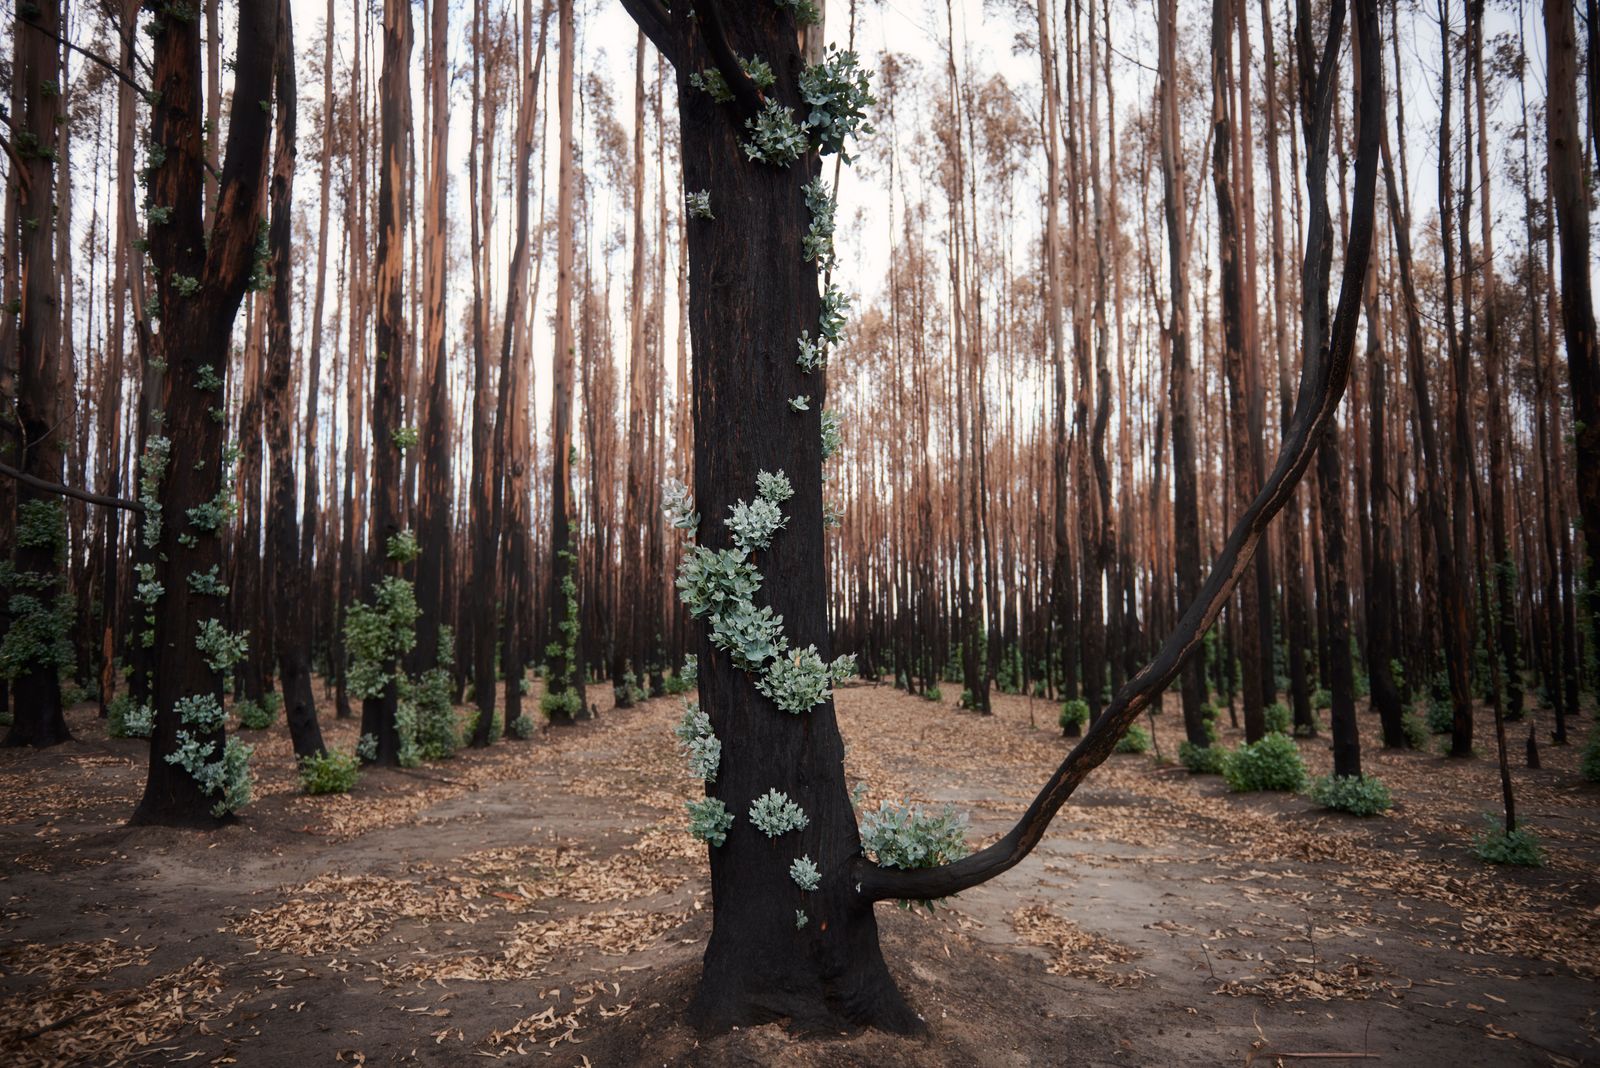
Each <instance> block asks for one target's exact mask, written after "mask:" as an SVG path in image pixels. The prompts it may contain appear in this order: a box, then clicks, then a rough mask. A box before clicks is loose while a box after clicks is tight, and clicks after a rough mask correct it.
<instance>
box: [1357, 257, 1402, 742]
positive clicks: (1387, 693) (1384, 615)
mask: <svg viewBox="0 0 1600 1068" xmlns="http://www.w3.org/2000/svg"><path fill="white" fill-rule="evenodd" d="M1372 288H1373V289H1374V290H1375V289H1376V285H1375V284H1373V286H1372ZM1376 305H1377V301H1376V299H1375V298H1374V297H1372V296H1370V295H1369V299H1368V305H1367V466H1368V470H1367V478H1368V488H1367V508H1368V510H1369V512H1370V522H1371V526H1372V559H1371V560H1369V561H1368V564H1367V568H1366V575H1365V587H1366V588H1365V594H1366V596H1365V598H1364V600H1365V602H1366V612H1367V634H1366V638H1367V645H1366V661H1367V681H1368V684H1369V690H1370V692H1371V695H1372V706H1373V707H1374V708H1375V709H1377V711H1378V717H1379V719H1380V720H1381V721H1382V723H1383V745H1384V748H1385V749H1404V748H1405V747H1406V732H1405V729H1404V726H1403V725H1402V720H1403V719H1404V716H1405V708H1404V706H1403V705H1402V703H1401V700H1400V691H1399V690H1398V689H1397V688H1396V686H1395V683H1394V671H1393V669H1392V668H1391V666H1390V661H1391V660H1392V659H1393V658H1394V643H1393V641H1392V636H1393V634H1394V617H1395V609H1394V597H1395V579H1394V528H1393V527H1392V525H1391V524H1390V521H1389V459H1388V449H1387V447H1386V444H1385V441H1384V434H1383V427H1384V420H1385V414H1384V409H1385V405H1386V403H1387V396H1388V392H1387V391H1388V372H1387V369H1386V368H1385V367H1384V363H1383V350H1382V348H1381V347H1380V342H1379V341H1378V327H1377V315H1376V314H1375V313H1376V311H1377V307H1376Z"/></svg>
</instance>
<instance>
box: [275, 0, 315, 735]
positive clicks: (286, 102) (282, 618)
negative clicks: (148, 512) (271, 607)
mask: <svg viewBox="0 0 1600 1068" xmlns="http://www.w3.org/2000/svg"><path fill="white" fill-rule="evenodd" d="M276 95H277V104H278V108H277V113H278V129H277V147H276V151H275V153H274V161H273V167H272V182H271V185H270V187H269V190H268V195H269V197H270V199H271V206H272V221H271V223H270V225H269V227H268V231H267V243H268V247H269V249H270V250H271V256H272V293H271V304H270V306H269V307H268V309H267V323H268V325H267V372H266V382H265V387H266V388H265V391H264V392H265V394H266V398H265V399H266V418H267V445H268V447H269V449H270V450H271V462H272V476H271V478H272V484H271V492H270V497H269V500H268V504H267V546H268V552H269V554H270V556H271V558H272V559H274V560H275V561H276V562H277V566H276V567H274V568H272V569H271V570H270V572H269V573H270V574H271V575H272V576H273V591H274V596H275V597H277V599H278V604H277V607H276V609H275V611H274V612H273V613H272V620H273V623H274V625H275V629H276V633H274V634H273V636H272V639H273V640H272V644H273V647H274V649H275V650H276V652H277V655H278V685H279V686H280V687H281V689H282V691H283V710H284V714H285V715H286V717H287V718H288V721H289V737H290V739H291V741H292V742H293V743H294V752H295V756H301V757H304V756H313V755H315V754H317V753H321V752H324V751H325V749H326V747H325V746H324V745H323V743H322V728H321V726H320V725H319V724H318V722H317V705H316V698H315V696H314V695H313V694H312V692H311V599H310V598H309V597H308V596H307V590H306V568H305V565H304V564H303V563H302V559H303V558H302V557H301V554H300V541H299V539H300V536H301V535H300V532H299V531H297V530H296V528H295V478H294V453H293V450H292V449H291V448H290V446H289V420H290V417H291V412H292V411H293V397H292V396H291V394H290V390H289V365H290V364H291V363H293V362H294V351H293V348H292V346H291V344H290V340H289V323H290V303H291V300H292V296H293V290H294V281H293V278H292V268H293V264H292V262H291V247H290V236H291V230H292V226H293V220H292V215H291V208H292V206H293V199H294V164H295V118H296V109H297V106H298V99H297V95H296V91H295V74H294V21H293V11H292V9H291V6H290V0H278V57H277V94H276ZM307 388H308V389H310V390H312V391H313V392H314V391H315V390H316V388H317V383H316V379H314V378H312V379H310V380H309V381H308V382H307ZM304 536H305V537H306V538H310V537H311V531H310V530H307V531H305V533H304Z"/></svg>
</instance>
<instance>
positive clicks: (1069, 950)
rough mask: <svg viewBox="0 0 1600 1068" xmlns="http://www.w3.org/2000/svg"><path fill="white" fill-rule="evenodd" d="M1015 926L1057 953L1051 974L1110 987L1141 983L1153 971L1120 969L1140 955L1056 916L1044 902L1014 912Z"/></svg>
mask: <svg viewBox="0 0 1600 1068" xmlns="http://www.w3.org/2000/svg"><path fill="white" fill-rule="evenodd" d="M1011 926H1012V928H1013V929H1014V930H1015V931H1016V932H1017V934H1018V936H1019V937H1021V938H1022V939H1023V940H1024V941H1026V942H1030V943H1032V944H1033V945H1036V946H1043V947H1044V948H1045V949H1048V950H1050V951H1051V952H1052V953H1053V954H1054V958H1053V959H1052V960H1051V961H1050V963H1049V964H1048V965H1046V966H1045V970H1046V971H1048V972H1049V973H1050V974H1051V975H1070V976H1073V977H1074V978H1077V979H1092V980H1094V981H1095V982H1097V983H1100V984H1102V985H1104V986H1109V987H1125V986H1138V985H1139V984H1140V983H1142V982H1144V980H1145V979H1146V978H1148V977H1149V975H1150V973H1149V972H1146V971H1141V970H1140V969H1138V968H1133V969H1128V970H1117V969H1113V968H1110V967H1108V965H1112V964H1127V963H1129V962H1130V961H1133V960H1135V959H1137V958H1138V956H1139V954H1138V953H1137V952H1136V951H1134V950H1133V949H1131V948H1129V947H1128V946H1125V945H1123V944H1122V943H1121V942H1114V941H1112V940H1111V939H1109V938H1105V937H1103V936H1101V935H1097V934H1093V933H1091V932H1089V931H1085V930H1083V929H1082V928H1081V927H1079V926H1078V925H1077V924H1075V923H1073V922H1072V921H1071V920H1067V919H1063V918H1061V917H1060V916H1057V915H1055V914H1054V913H1052V912H1051V911H1050V910H1049V909H1047V908H1045V907H1044V906H1043V905H1027V906H1025V907H1023V908H1020V909H1017V910H1016V911H1015V912H1013V913H1012V914H1011Z"/></svg>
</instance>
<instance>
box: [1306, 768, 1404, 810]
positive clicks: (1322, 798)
mask: <svg viewBox="0 0 1600 1068" xmlns="http://www.w3.org/2000/svg"><path fill="white" fill-rule="evenodd" d="M1311 800H1313V801H1315V802H1316V803H1317V804H1319V805H1321V806H1322V807H1323V808H1331V809H1333V810H1335V811H1337V812H1348V813H1350V814H1351V815H1353V816H1376V815H1377V814H1378V813H1380V812H1386V811H1388V810H1389V809H1390V808H1391V807H1392V806H1393V805H1394V798H1393V797H1391V796H1390V794H1389V788H1388V787H1387V786H1385V785H1384V784H1383V781H1382V780H1381V779H1377V778H1374V777H1373V776H1371V775H1324V776H1321V777H1319V778H1318V779H1317V780H1316V781H1314V782H1313V783H1312V784H1311Z"/></svg>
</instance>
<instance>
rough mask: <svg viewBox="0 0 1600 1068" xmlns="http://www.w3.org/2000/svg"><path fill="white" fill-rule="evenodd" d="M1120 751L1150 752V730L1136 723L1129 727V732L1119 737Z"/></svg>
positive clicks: (1118, 747)
mask: <svg viewBox="0 0 1600 1068" xmlns="http://www.w3.org/2000/svg"><path fill="white" fill-rule="evenodd" d="M1114 751H1115V752H1118V753H1148V752H1149V751H1150V732H1149V731H1147V730H1145V729H1144V728H1143V727H1141V726H1139V725H1138V724H1137V723H1135V724H1134V725H1133V726H1131V727H1129V728H1128V733H1127V734H1124V735H1123V736H1122V737H1121V738H1118V739H1117V748H1116V749H1115V750H1114Z"/></svg>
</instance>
